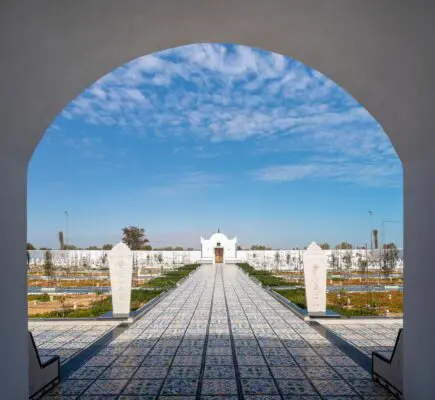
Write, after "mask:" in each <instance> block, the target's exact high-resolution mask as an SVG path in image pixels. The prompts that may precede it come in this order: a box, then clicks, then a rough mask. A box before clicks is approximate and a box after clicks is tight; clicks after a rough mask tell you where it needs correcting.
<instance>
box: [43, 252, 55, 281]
mask: <svg viewBox="0 0 435 400" xmlns="http://www.w3.org/2000/svg"><path fill="white" fill-rule="evenodd" d="M43 268H44V275H45V276H53V272H54V264H53V259H52V254H51V251H50V250H46V251H45V253H44V265H43Z"/></svg>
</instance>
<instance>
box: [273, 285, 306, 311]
mask: <svg viewBox="0 0 435 400" xmlns="http://www.w3.org/2000/svg"><path fill="white" fill-rule="evenodd" d="M276 292H277V293H279V294H280V295H281V296H283V297H285V298H286V299H287V300H290V301H291V302H292V303H293V304H295V305H297V306H298V307H299V308H307V302H306V298H305V289H288V290H276Z"/></svg>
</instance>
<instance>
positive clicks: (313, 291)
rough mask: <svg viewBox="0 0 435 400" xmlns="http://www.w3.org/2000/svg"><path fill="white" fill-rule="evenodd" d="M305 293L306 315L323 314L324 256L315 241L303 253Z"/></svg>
mask: <svg viewBox="0 0 435 400" xmlns="http://www.w3.org/2000/svg"><path fill="white" fill-rule="evenodd" d="M303 258H304V278H305V295H306V298H307V311H308V315H324V314H325V312H326V256H325V252H324V251H323V250H322V248H321V247H320V246H318V245H317V244H316V243H315V242H313V243H311V244H310V245H309V246H308V248H307V250H306V251H305V253H304V255H303Z"/></svg>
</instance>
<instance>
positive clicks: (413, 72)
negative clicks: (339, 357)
mask: <svg viewBox="0 0 435 400" xmlns="http://www.w3.org/2000/svg"><path fill="white" fill-rule="evenodd" d="M434 11H435V5H434V4H433V3H431V2H424V1H422V2H405V1H404V2H400V3H399V2H397V1H392V0H390V1H388V0H386V1H383V2H368V1H366V0H355V1H349V0H336V1H335V2H330V1H327V0H322V1H316V2H311V1H302V0H271V1H263V0H221V1H214V2H212V1H210V2H204V1H200V0H184V1H179V0H159V1H144V0H131V1H128V2H120V1H117V0H96V1H93V2H51V1H44V0H43V1H39V2H26V3H22V2H17V1H14V0H6V1H4V2H3V3H2V6H1V12H0V49H1V54H2V58H1V62H0V72H1V76H2V85H1V89H0V104H1V110H2V113H1V118H0V171H1V174H0V184H1V188H2V190H1V191H0V204H1V209H0V232H1V238H2V240H1V242H0V251H1V253H2V260H3V264H2V265H1V267H0V268H1V272H2V279H1V280H0V304H8V307H4V308H2V311H3V320H4V321H6V322H7V325H6V326H5V327H4V328H3V329H2V330H1V331H0V354H1V355H2V359H1V361H0V363H1V365H2V366H3V368H2V371H3V372H2V375H1V377H0V387H1V392H2V394H4V396H5V397H6V398H17V399H18V398H19V399H24V398H26V396H27V389H26V388H27V373H26V371H27V347H26V346H27V336H26V329H27V312H26V301H25V292H26V268H25V265H26V255H25V250H24V249H25V247H24V246H25V243H26V173H27V163H28V161H29V160H30V157H31V155H32V153H33V151H34V149H35V147H36V145H37V143H38V142H39V140H40V139H41V137H42V135H43V133H44V131H45V129H46V128H47V127H48V126H49V124H50V123H51V121H52V120H53V119H54V118H55V116H56V115H57V114H58V113H59V112H60V111H61V110H62V109H63V108H64V107H65V105H66V104H67V103H68V102H69V101H70V100H71V99H73V98H74V97H75V96H77V95H78V94H79V93H80V92H81V91H82V90H83V89H84V88H86V87H87V86H89V85H90V84H91V83H92V82H93V81H95V80H96V79H98V78H99V77H101V76H102V75H104V74H106V73H108V72H109V71H111V70H113V69H114V68H115V67H117V66H119V65H122V64H124V63H125V62H127V61H129V60H132V59H134V58H136V57H139V56H142V55H145V54H149V53H152V52H155V51H158V50H161V49H166V48H169V47H175V46H179V45H183V44H188V43H195V42H233V43H240V44H246V45H250V46H253V47H259V48H263V49H267V50H270V51H274V52H277V53H281V54H284V55H287V56H290V57H293V58H295V59H297V60H300V61H301V62H303V63H305V64H307V65H309V66H311V67H313V68H315V69H317V70H319V71H321V72H322V73H324V74H325V75H327V76H329V77H330V78H331V79H332V80H334V81H335V82H336V83H337V84H339V85H340V86H342V87H343V88H345V89H346V90H347V91H348V92H349V93H351V94H352V95H353V96H354V97H355V98H356V99H357V100H358V101H359V102H360V103H361V104H362V105H363V106H364V107H366V109H367V110H368V111H369V112H370V113H371V114H372V115H373V116H374V117H375V118H376V119H377V120H378V121H379V122H380V123H381V124H382V126H383V128H384V130H385V131H386V132H387V134H388V136H389V137H390V139H391V141H392V143H393V145H394V146H395V148H396V150H397V152H398V154H399V156H400V158H401V160H402V162H403V167H404V181H405V199H404V201H405V219H404V221H405V243H406V254H405V258H406V265H407V268H406V272H405V279H406V292H405V294H406V297H405V313H406V317H405V331H406V335H405V359H406V362H405V395H406V396H407V397H408V398H416V399H417V398H422V399H423V398H430V396H431V394H432V375H433V373H432V371H433V369H434V367H435V345H434V343H433V339H432V338H433V333H434V332H435V320H434V319H431V318H427V317H428V313H429V315H430V312H431V310H430V308H426V306H427V307H430V306H431V305H432V304H435V291H434V290H433V284H432V282H431V279H430V278H432V277H433V276H434V275H435V273H434V269H433V267H432V265H431V263H432V258H431V255H430V252H429V249H430V248H431V246H433V240H432V237H433V226H434V225H435V189H434V188H433V185H432V182H433V181H434V179H435V157H433V156H432V149H433V148H434V145H435V139H434V136H433V126H434V116H433V115H434V113H433V110H432V108H433V104H435V84H434V80H433V78H432V74H433V65H434V64H435V48H434V47H433V45H432V40H433V38H434V37H435V25H434V24H433V16H434Z"/></svg>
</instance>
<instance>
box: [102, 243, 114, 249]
mask: <svg viewBox="0 0 435 400" xmlns="http://www.w3.org/2000/svg"><path fill="white" fill-rule="evenodd" d="M112 248H113V244H103V247H102V249H103V250H112Z"/></svg>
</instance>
